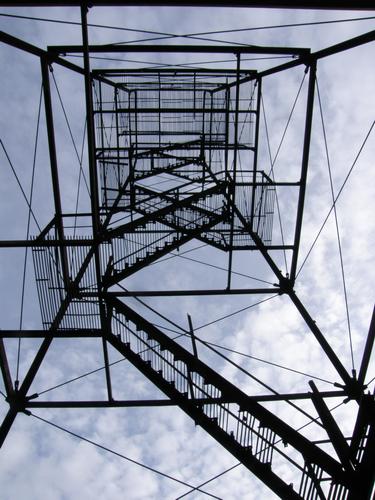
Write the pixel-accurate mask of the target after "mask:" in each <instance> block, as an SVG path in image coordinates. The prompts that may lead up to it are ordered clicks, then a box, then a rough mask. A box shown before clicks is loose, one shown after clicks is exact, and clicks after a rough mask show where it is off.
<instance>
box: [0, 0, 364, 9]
mask: <svg viewBox="0 0 375 500" xmlns="http://www.w3.org/2000/svg"><path fill="white" fill-rule="evenodd" d="M88 3H89V5H90V6H93V7H111V6H112V7H121V6H135V7H155V6H162V7H230V8H261V9H293V10H294V9H314V10H374V7H373V5H372V3H371V2H369V1H368V0H360V1H358V2H353V1H350V0H327V1H326V0H304V1H295V2H294V1H293V0H289V1H287V0H235V1H234V2H230V1H228V0H203V1H201V0H161V1H160V0H159V1H156V2H155V1H153V0H140V1H138V0H111V1H109V2H106V1H105V0H91V1H90V2H88ZM81 4H82V2H81V1H79V0H75V1H74V0H68V1H66V2H63V1H62V0H57V1H49V0H36V1H35V0H34V1H33V0H15V1H10V0H1V1H0V5H3V6H7V7H58V6H60V7H66V6H71V7H79V6H81Z"/></svg>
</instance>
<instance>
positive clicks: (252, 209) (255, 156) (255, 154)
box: [250, 78, 262, 231]
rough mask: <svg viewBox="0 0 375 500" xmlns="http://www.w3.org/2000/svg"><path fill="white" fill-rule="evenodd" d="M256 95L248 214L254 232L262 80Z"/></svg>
mask: <svg viewBox="0 0 375 500" xmlns="http://www.w3.org/2000/svg"><path fill="white" fill-rule="evenodd" d="M257 86H258V93H257V110H256V115H255V116H256V124H255V138H254V160H253V189H252V196H251V212H250V227H251V231H254V211H255V192H256V180H257V168H258V143H259V124H260V107H261V99H262V78H258V80H257Z"/></svg>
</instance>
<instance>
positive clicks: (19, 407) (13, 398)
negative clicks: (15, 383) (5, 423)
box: [5, 391, 27, 413]
mask: <svg viewBox="0 0 375 500" xmlns="http://www.w3.org/2000/svg"><path fill="white" fill-rule="evenodd" d="M5 400H6V402H7V403H9V406H10V407H11V409H12V410H15V411H16V412H17V413H19V412H22V413H26V412H27V410H26V408H25V405H26V402H27V398H26V397H25V396H22V395H21V394H20V392H19V391H13V393H12V394H11V395H9V396H8V397H7V398H5Z"/></svg>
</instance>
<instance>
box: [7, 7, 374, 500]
mask: <svg viewBox="0 0 375 500" xmlns="http://www.w3.org/2000/svg"><path fill="white" fill-rule="evenodd" d="M81 14H82V35H83V43H82V45H74V46H73V45H72V46H52V47H49V48H48V50H47V51H44V50H42V49H38V48H36V47H34V46H32V45H29V44H27V43H25V42H23V41H21V40H19V39H16V38H14V37H12V36H10V35H7V34H5V33H2V34H1V40H2V42H4V43H7V44H9V45H11V46H13V47H16V48H18V49H21V50H23V51H26V52H28V53H31V54H34V55H35V56H36V57H37V58H39V59H40V61H41V68H42V78H43V97H44V106H45V117H46V125H47V131H48V145H49V154H50V168H51V176H52V188H53V195H54V206H55V216H54V217H53V218H52V220H51V221H50V223H49V224H48V225H47V226H46V227H45V228H43V230H42V231H41V232H40V234H38V235H37V236H36V237H35V238H34V239H30V240H29V241H23V242H15V241H12V242H11V241H3V242H2V243H1V245H2V246H3V247H17V246H18V247H31V248H32V257H33V262H34V269H35V277H36V288H37V293H38V298H39V302H40V308H41V317H42V329H41V330H40V331H32V332H30V331H26V330H25V331H18V332H14V331H6V330H3V331H2V335H1V339H0V361H1V369H2V376H3V379H4V386H5V389H6V396H7V402H8V404H9V410H8V413H7V415H6V417H5V419H4V421H3V422H2V424H1V428H0V443H1V444H3V443H4V441H5V439H6V437H7V435H8V432H9V431H10V429H11V427H12V425H13V422H14V420H15V418H16V416H17V414H18V413H20V412H24V413H26V414H27V413H28V412H30V411H32V410H33V409H34V408H56V407H57V408H58V407H61V408H66V407H72V408H86V407H90V406H95V407H103V408H107V407H114V406H118V407H121V406H124V407H126V406H131V402H130V401H122V400H117V399H116V398H115V397H114V387H113V380H112V374H111V366H110V360H109V349H112V350H115V351H117V352H118V353H120V354H121V355H122V356H124V357H125V358H126V360H127V361H128V362H130V363H131V364H132V365H133V366H134V367H135V368H136V369H137V370H138V371H139V372H140V373H141V374H143V376H145V377H146V378H147V379H148V380H149V381H151V382H152V383H153V384H154V385H155V386H156V387H157V388H158V389H159V390H160V391H161V392H162V393H164V395H165V396H166V397H167V398H168V401H169V402H170V403H171V404H173V405H176V406H178V407H179V408H180V409H181V410H182V411H183V412H185V413H186V414H187V415H188V416H189V417H190V418H191V419H192V420H193V421H194V422H195V424H196V425H198V426H200V427H202V428H203V429H204V430H205V431H206V432H207V433H208V434H210V435H211V436H212V437H213V438H214V439H215V440H216V441H217V442H218V443H219V444H220V445H221V446H223V447H224V448H225V449H226V450H227V451H228V452H229V453H231V454H232V455H233V456H234V457H235V458H236V459H237V460H239V462H241V463H242V464H243V465H244V466H245V467H247V469H249V471H250V472H251V473H252V474H254V475H255V476H256V477H257V478H259V479H260V480H261V481H263V482H264V483H265V484H266V485H267V486H268V487H269V488H270V489H271V490H273V492H275V493H276V494H277V495H279V496H280V497H281V498H285V499H287V498H293V499H309V500H312V499H318V498H319V499H327V500H328V499H330V500H334V499H335V500H344V499H353V500H354V499H359V498H361V499H362V498H363V499H365V498H370V496H371V492H372V488H373V479H374V465H373V456H374V451H375V424H374V410H375V407H374V398H373V395H371V394H369V393H368V391H367V387H366V385H365V379H366V373H367V367H368V365H369V361H370V355H371V350H372V346H373V342H374V336H375V323H374V316H373V318H372V321H371V325H370V329H369V333H368V337H367V342H366V347H365V351H364V354H363V358H362V362H361V366H360V369H359V371H358V373H356V372H355V371H352V372H350V371H349V370H348V369H347V367H346V366H345V365H344V364H343V362H342V360H341V359H340V356H339V354H338V353H337V352H336V351H335V349H334V347H333V346H332V345H331V344H330V343H329V341H328V340H327V339H326V336H325V335H324V334H323V333H322V331H321V329H320V327H319V326H318V325H317V324H316V323H315V321H314V320H313V318H312V317H311V316H310V314H309V312H308V311H307V309H306V308H305V306H304V304H303V303H302V301H301V300H300V298H299V297H298V296H297V294H296V292H295V286H294V285H295V280H296V274H297V267H298V265H297V264H298V257H299V248H300V239H301V228H302V222H303V212H304V199H305V191H306V181H307V172H308V166H309V149H310V140H311V131H312V119H313V108H314V99H316V69H317V64H318V62H319V60H320V59H322V58H325V57H327V56H329V55H332V54H336V53H339V52H342V51H344V50H347V49H350V48H353V47H357V46H360V45H361V44H364V43H368V42H371V41H373V40H374V32H371V33H369V34H365V35H363V36H359V37H357V38H354V39H351V40H347V41H345V42H343V43H341V44H338V45H335V46H332V47H329V48H327V49H324V50H321V51H319V52H316V53H311V52H310V50H308V49H305V48H294V47H292V48H288V47H286V48H285V47H254V46H238V47H236V48H235V49H234V48H233V46H212V45H210V46H204V45H200V46H198V45H167V46H163V45H160V46H159V45H154V46H142V45H131V46H126V47H123V46H119V45H111V46H109V45H106V46H99V45H89V41H88V32H87V20H86V9H85V8H82V11H81ZM123 52H134V53H135V52H152V53H154V54H161V53H173V54H179V55H184V54H186V53H193V52H195V53H208V54H209V53H215V52H216V53H224V54H233V53H234V54H235V57H236V69H226V68H225V67H223V68H221V69H215V70H210V69H193V68H187V67H183V66H181V65H178V64H176V65H175V66H173V67H170V68H155V69H142V70H140V69H123V68H121V67H116V68H113V67H112V68H110V69H94V70H92V69H91V68H90V58H89V56H92V55H94V54H97V53H106V54H112V55H113V54H119V53H123ZM67 53H69V54H79V55H82V56H83V59H84V66H83V67H80V66H78V65H75V64H73V63H71V62H68V61H67V59H65V58H63V55H64V54H67ZM247 54H273V55H274V54H284V55H288V56H292V57H293V58H292V59H291V61H289V62H288V63H284V64H281V65H276V66H274V67H273V68H271V69H269V70H266V71H263V72H259V71H256V70H247V69H243V67H242V58H243V57H244V56H246V55H247ZM55 66H62V67H64V68H65V69H66V70H67V71H72V72H75V73H77V74H79V75H80V77H81V78H83V79H84V83H85V95H86V112H87V151H88V158H89V189H90V203H91V210H90V212H89V213H78V214H76V215H75V217H76V219H77V220H78V227H79V226H80V224H81V225H82V227H85V229H84V230H83V231H82V233H78V234H77V232H76V229H75V230H74V233H73V232H72V231H71V230H70V229H69V224H68V221H69V219H70V218H71V214H68V213H64V211H63V209H62V204H61V199H60V182H61V177H62V172H61V169H59V167H58V163H59V161H58V157H57V153H56V144H55V132H54V114H53V104H52V99H51V88H50V86H51V72H50V69H52V68H53V67H55ZM298 66H300V67H302V68H304V70H305V75H306V82H307V85H306V94H305V102H304V109H305V113H304V128H303V135H302V141H303V144H302V153H303V154H302V159H301V164H300V165H299V167H298V176H297V177H296V175H295V174H296V171H295V170H292V169H291V173H289V175H288V172H285V175H284V176H283V177H282V178H281V179H278V178H277V177H276V176H275V175H274V174H273V172H269V170H267V168H266V167H265V166H264V165H263V164H261V162H260V161H259V142H260V128H261V119H262V87H263V85H264V83H265V81H266V80H267V78H269V77H270V76H272V75H273V76H274V75H277V74H279V73H283V72H285V71H288V70H290V69H291V68H296V67H298ZM296 179H297V180H296ZM283 188H284V189H287V190H288V193H290V198H291V199H293V200H294V213H293V217H292V219H293V222H292V226H293V237H292V241H290V242H287V241H285V242H284V241H282V242H274V238H273V234H274V232H275V229H274V217H275V215H276V204H277V198H276V196H277V190H278V189H283ZM88 226H89V228H88ZM193 240H198V241H199V242H201V243H202V244H205V245H208V246H209V247H211V248H212V250H213V251H215V252H220V253H221V255H225V258H226V259H227V262H228V272H227V275H226V286H225V287H222V288H220V289H219V288H215V289H214V288H210V287H209V286H207V287H205V288H202V287H197V288H196V289H194V290H186V289H172V288H171V289H169V290H158V289H157V286H155V287H153V289H151V290H143V291H134V290H133V291H131V290H129V289H128V283H129V282H130V283H137V282H136V281H135V282H134V281H133V282H132V281H130V280H131V279H134V278H135V277H136V276H137V275H140V273H142V272H147V270H149V269H151V268H152V265H153V264H154V263H155V262H157V261H158V260H159V259H161V258H164V257H166V256H168V255H170V254H171V252H181V251H182V250H183V248H184V245H187V244H188V243H189V242H191V241H193ZM278 252H279V255H282V253H283V252H288V255H289V256H290V269H289V272H288V273H285V272H282V271H281V270H280V266H279V264H278V263H277V259H275V258H274V255H275V254H277V253H278ZM238 255H241V256H242V255H246V256H249V257H248V258H249V259H251V258H253V256H256V257H255V258H256V259H261V260H262V262H264V263H265V264H266V265H267V266H268V268H269V269H271V271H272V273H273V276H274V278H273V279H274V283H273V284H271V285H269V286H263V288H260V287H259V286H257V287H251V286H250V287H247V288H246V289H245V288H235V287H233V283H232V281H233V276H234V273H233V260H234V259H235V257H236V256H238ZM240 258H242V257H240ZM213 272H215V271H213ZM145 276H146V275H145ZM148 276H150V280H151V281H152V275H148ZM145 279H147V276H146V278H145ZM273 294H278V295H283V296H285V297H287V298H288V299H289V300H290V302H291V303H292V304H294V306H295V307H296V310H297V311H298V312H299V314H300V315H301V316H302V318H303V320H304V321H305V323H306V326H307V328H308V329H309V331H310V334H311V335H312V336H313V337H314V338H315V341H316V342H317V343H318V344H319V345H320V348H321V350H322V353H323V356H324V358H325V362H327V363H329V364H331V366H332V368H333V370H334V371H335V374H336V384H335V385H336V389H335V390H331V391H323V390H321V389H320V388H318V387H317V385H315V383H314V382H312V381H310V384H309V385H308V386H306V387H304V388H302V389H301V390H299V391H294V390H293V391H290V392H287V393H285V394H279V393H277V392H275V391H274V392H273V393H272V392H271V393H270V394H267V395H262V394H261V395H259V393H257V392H254V393H251V392H248V391H246V390H245V389H244V388H243V389H242V388H240V387H239V386H237V385H236V384H235V383H233V382H231V381H230V380H229V379H228V378H227V377H224V376H223V375H221V374H220V373H219V371H217V370H216V368H215V365H214V364H213V363H212V359H211V358H210V357H209V356H206V358H205V357H204V356H201V348H202V345H204V346H205V348H209V349H211V351H210V354H212V352H213V353H214V354H218V351H217V350H215V348H214V347H212V346H211V347H210V346H209V345H208V344H206V343H205V342H204V341H203V340H202V339H201V338H198V336H197V334H196V332H195V330H194V325H193V321H192V319H191V318H190V316H189V328H188V329H187V331H186V332H185V334H184V336H183V339H182V340H181V339H178V340H176V339H174V338H172V336H171V335H169V334H168V331H167V329H165V328H163V327H162V326H157V325H156V326H155V323H154V321H153V320H151V318H150V317H148V316H147V314H146V313H144V311H143V310H141V309H137V308H136V307H133V305H132V303H131V302H129V300H128V299H130V298H134V297H144V296H145V297H147V296H149V297H166V296H167V297H186V296H202V297H204V296H210V297H214V296H219V295H220V296H226V295H228V296H230V295H232V296H235V295H255V296H256V295H261V296H266V297H268V296H271V295H273ZM27 336H31V337H32V336H34V337H41V338H42V339H43V341H42V343H41V346H40V348H39V350H38V351H37V353H36V355H35V357H34V359H33V361H32V363H31V365H30V367H29V369H28V371H27V373H26V375H25V377H24V378H23V379H21V380H19V381H18V380H17V381H16V380H15V379H14V377H13V376H12V375H11V371H10V369H9V366H8V361H7V353H6V349H5V343H4V340H3V339H4V338H9V337H12V338H22V337H27ZM69 337H74V338H82V339H84V338H87V337H91V338H98V339H100V341H101V350H102V352H103V359H104V364H105V380H106V390H107V394H106V398H105V399H104V400H102V399H101V400H99V398H98V400H88V401H86V400H85V401H83V400H82V401H77V400H72V401H57V402H56V401H53V400H43V398H39V395H38V394H37V393H34V392H33V391H32V387H33V385H32V384H33V382H34V379H35V377H36V376H37V374H38V372H39V370H42V369H43V360H44V358H45V356H46V354H47V352H48V351H49V349H50V347H51V344H52V342H53V341H54V339H55V338H60V339H64V338H69ZM180 340H181V341H180ZM333 397H335V398H341V399H342V400H347V401H350V402H351V403H354V404H355V405H356V409H355V413H356V419H355V425H354V427H353V429H352V433H351V435H350V436H349V437H347V436H345V435H344V433H343V430H342V429H341V428H340V422H337V421H336V419H335V417H334V415H333V413H332V412H331V411H330V410H329V405H328V402H329V398H333ZM294 401H296V402H297V403H298V402H299V401H304V402H305V401H308V403H309V404H310V405H311V408H313V409H314V410H315V412H316V414H317V415H318V418H319V419H320V424H319V425H320V430H319V431H321V430H322V429H323V431H324V433H325V434H326V438H325V439H323V440H321V442H317V441H318V440H317V439H315V438H314V437H313V436H312V435H311V434H308V433H304V432H303V431H299V430H296V428H295V426H293V425H292V422H293V418H291V419H290V420H288V421H286V420H285V419H284V418H283V417H281V415H283V413H282V411H281V412H280V413H279V406H280V405H282V404H284V405H286V404H288V405H289V406H291V402H293V403H292V404H293V405H294ZM133 403H134V402H133ZM134 404H136V403H134ZM144 404H145V405H146V406H147V405H149V406H153V405H155V406H156V405H158V404H163V402H162V401H160V402H159V403H158V401H147V402H146V401H145V402H144ZM168 404H169V403H168ZM272 405H274V406H272ZM303 408H305V407H303ZM290 411H291V412H294V411H299V410H298V408H297V409H296V407H295V405H294V406H293V408H290ZM302 411H304V412H305V413H308V411H310V410H306V409H303V410H302ZM291 479H292V480H291Z"/></svg>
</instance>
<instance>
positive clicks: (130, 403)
mask: <svg viewBox="0 0 375 500" xmlns="http://www.w3.org/2000/svg"><path fill="white" fill-rule="evenodd" d="M320 394H321V396H322V397H324V398H336V397H344V396H345V393H344V392H343V391H330V392H328V391H327V392H321V393H320ZM248 397H249V399H250V400H251V401H257V402H271V401H292V400H306V399H311V393H310V392H306V393H300V394H299V393H293V394H277V395H273V394H272V395H269V394H265V395H263V394H262V395H259V396H248ZM235 402H236V401H235V400H234V399H233V398H232V399H231V398H227V397H226V398H204V399H203V398H195V399H194V403H195V404H198V405H199V404H205V405H210V404H211V405H216V404H225V403H235ZM160 406H178V402H177V401H176V400H174V399H130V400H112V401H38V400H36V399H32V400H28V401H26V403H25V408H143V407H160Z"/></svg>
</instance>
